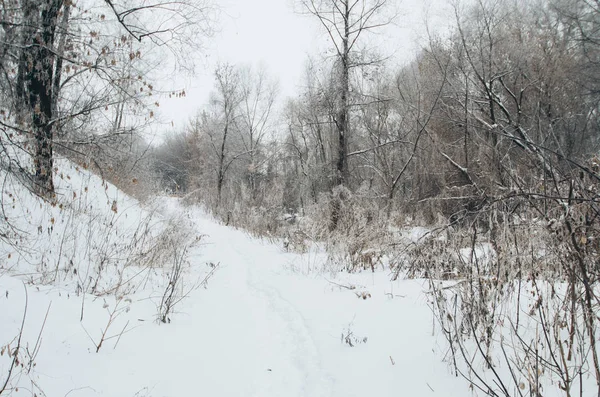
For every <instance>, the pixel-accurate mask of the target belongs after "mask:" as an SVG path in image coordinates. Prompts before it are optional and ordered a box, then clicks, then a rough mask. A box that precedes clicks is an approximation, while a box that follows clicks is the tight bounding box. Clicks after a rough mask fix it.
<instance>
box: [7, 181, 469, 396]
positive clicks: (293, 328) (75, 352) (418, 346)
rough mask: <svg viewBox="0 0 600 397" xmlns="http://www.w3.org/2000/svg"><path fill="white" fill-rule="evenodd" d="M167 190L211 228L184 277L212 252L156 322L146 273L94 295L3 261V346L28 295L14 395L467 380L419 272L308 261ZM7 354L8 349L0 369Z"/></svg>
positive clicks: (264, 391) (346, 390)
mask: <svg viewBox="0 0 600 397" xmlns="http://www.w3.org/2000/svg"><path fill="white" fill-rule="evenodd" d="M95 182H98V180H95ZM101 186H104V185H102V184H101ZM128 200H130V199H128ZM159 202H160V203H161V204H162V207H161V209H160V212H161V213H162V216H163V217H164V219H167V220H168V219H173V218H176V219H179V222H184V220H185V222H187V223H192V224H193V225H194V227H195V229H196V230H195V232H196V234H197V235H202V238H201V243H200V244H199V245H197V246H196V247H193V248H191V251H190V266H189V268H187V269H186V273H185V277H186V284H187V285H194V284H197V281H198V280H201V279H202V278H203V277H204V276H205V275H206V274H207V273H208V272H209V271H210V270H211V269H212V266H217V268H216V271H215V273H214V276H213V277H212V278H211V279H209V280H208V282H207V284H206V285H205V286H206V288H197V289H194V290H192V291H191V292H190V293H189V295H188V296H187V298H186V299H184V300H183V301H182V302H180V304H179V306H177V307H176V313H174V314H173V315H172V316H171V317H170V318H171V320H172V321H171V323H170V324H161V325H159V324H158V323H157V322H156V313H157V305H158V304H159V303H160V289H159V288H158V287H157V285H158V286H160V285H161V284H160V283H156V282H149V283H148V284H147V285H146V284H141V283H138V285H139V288H137V289H136V290H135V291H132V292H131V293H130V294H127V295H126V296H118V297H115V296H114V295H110V296H109V295H105V296H94V295H91V294H83V293H76V291H75V290H74V289H73V285H71V284H59V285H56V284H49V285H35V286H34V285H31V284H29V283H28V282H27V280H28V278H27V277H25V276H18V275H16V272H14V271H12V270H11V271H4V272H0V313H2V319H1V320H0V321H1V324H2V325H1V326H0V346H3V345H5V344H7V343H10V346H11V348H12V349H14V347H15V346H16V343H17V340H16V339H14V338H15V337H16V336H17V335H18V333H19V329H20V327H21V321H22V319H23V312H24V308H25V296H26V295H27V310H26V320H25V323H24V324H25V325H24V333H23V337H22V343H21V345H22V346H23V347H26V349H27V350H23V353H22V355H23V357H22V359H21V362H22V363H23V364H24V366H23V367H19V368H18V369H17V370H15V373H17V374H18V375H19V376H18V377H17V378H16V379H15V380H14V383H12V386H13V387H15V388H14V389H13V390H12V394H11V393H9V395H15V396H19V395H24V396H29V395H33V393H37V395H44V394H45V395H47V396H67V395H68V396H70V397H76V396H111V397H117V396H128V397H132V396H183V395H208V396H245V397H246V396H248V397H249V396H257V397H259V396H260V397H267V396H310V397H313V396H343V397H347V396H361V397H364V396H370V395H375V396H397V395H407V396H464V395H466V394H467V393H469V390H468V388H467V385H466V383H465V382H464V381H463V380H461V379H459V378H456V377H454V376H452V375H451V373H450V369H449V367H448V365H447V364H446V363H443V362H442V358H443V354H444V353H445V349H443V348H442V347H441V346H442V345H443V344H442V343H441V342H440V344H439V345H438V341H439V340H438V339H437V337H435V336H432V332H433V319H432V314H431V311H430V309H429V306H428V302H427V299H428V298H427V296H426V294H425V293H424V290H425V285H424V282H423V281H419V280H412V281H407V280H404V281H394V282H390V281H389V275H388V274H387V273H384V272H379V273H362V274H352V275H349V274H343V273H336V274H322V273H316V272H313V271H308V267H312V268H319V267H320V265H319V263H318V262H319V261H320V260H321V256H320V255H319V254H314V253H313V254H311V253H308V254H305V255H300V254H295V253H288V252H285V251H284V250H283V249H282V247H281V245H280V244H272V243H269V242H266V241H262V240H257V239H254V238H251V237H249V236H248V235H247V234H246V233H244V232H242V231H239V230H234V229H232V228H228V227H225V226H223V225H221V224H219V223H218V222H216V221H214V220H212V219H211V218H210V217H209V216H207V215H206V214H205V213H203V211H201V210H200V209H197V208H189V207H188V208H185V207H182V206H180V205H179V202H178V201H177V200H176V199H174V198H161V199H159ZM100 204H102V205H104V204H103V203H98V205H100ZM127 205H129V206H135V204H134V203H133V201H128V204H127ZM138 208H139V207H138ZM140 211H143V210H141V209H140ZM311 255H312V256H311ZM13 270H14V269H13ZM157 274H158V273H157ZM149 277H150V276H149ZM154 277H156V278H157V279H160V275H155V276H154ZM25 290H26V291H27V293H25ZM115 309H116V310H115ZM111 312H114V313H115V315H113V321H112V322H111V323H110V326H109V327H108V330H107V331H106V333H105V334H106V338H105V341H104V343H103V345H102V346H101V348H100V349H99V351H98V352H97V353H96V347H97V344H98V341H99V340H100V339H101V336H102V334H103V332H104V330H105V329H106V328H107V324H109V320H110V313H111ZM46 313H47V319H46V321H45V324H44V319H45V318H46ZM82 315H83V319H82ZM40 331H41V333H40ZM40 335H41V336H40ZM30 356H31V357H33V362H34V363H35V365H33V363H32V365H31V368H30V366H29V360H28V359H29V358H30ZM9 364H10V360H9V358H8V354H6V353H5V354H4V355H3V356H2V357H0V381H3V380H4V374H6V373H7V369H8V366H9ZM17 386H18V391H17V389H16V387H17ZM41 392H43V394H42V393H41Z"/></svg>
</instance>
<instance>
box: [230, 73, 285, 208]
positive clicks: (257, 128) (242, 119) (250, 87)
mask: <svg viewBox="0 0 600 397" xmlns="http://www.w3.org/2000/svg"><path fill="white" fill-rule="evenodd" d="M240 85H241V89H240V95H241V102H240V109H239V121H238V126H239V127H238V128H239V130H240V134H241V136H242V142H243V144H244V148H245V150H246V151H247V152H248V157H249V164H248V183H249V185H250V186H249V187H250V191H251V195H252V198H253V199H254V200H255V199H256V195H257V189H258V186H257V185H258V180H257V179H258V175H259V169H260V168H261V166H262V164H260V163H259V150H260V146H261V143H262V141H263V138H264V137H265V134H266V133H267V131H268V128H269V123H270V122H271V121H272V120H271V116H272V110H273V104H274V103H275V99H276V97H277V91H278V86H277V83H275V82H274V81H272V80H271V79H269V77H268V75H267V71H266V69H265V68H264V67H262V68H260V69H258V70H257V71H254V70H253V69H251V68H247V69H243V70H242V71H241V78H240Z"/></svg>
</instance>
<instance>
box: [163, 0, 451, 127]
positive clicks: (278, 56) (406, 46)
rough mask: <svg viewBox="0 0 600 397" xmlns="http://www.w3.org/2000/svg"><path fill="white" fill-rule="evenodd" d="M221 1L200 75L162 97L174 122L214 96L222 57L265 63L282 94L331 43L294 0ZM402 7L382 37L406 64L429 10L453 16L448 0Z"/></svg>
mask: <svg viewBox="0 0 600 397" xmlns="http://www.w3.org/2000/svg"><path fill="white" fill-rule="evenodd" d="M215 1H216V3H217V4H218V5H219V6H220V7H222V10H223V11H222V14H221V18H220V21H219V31H218V32H216V34H215V35H214V36H213V37H212V38H209V39H207V40H206V44H205V47H206V48H205V49H204V50H203V51H202V53H199V54H190V55H191V56H194V57H195V58H196V59H198V62H197V70H196V72H195V74H194V76H193V77H191V76H189V77H186V78H184V79H180V80H179V81H178V82H177V85H178V86H184V88H185V90H186V94H187V95H186V97H185V98H177V99H170V100H166V99H163V100H162V102H161V115H162V119H163V120H164V121H166V122H168V123H170V122H173V124H174V126H175V128H176V129H177V128H180V127H182V126H183V125H185V123H186V122H187V121H188V120H189V119H190V117H192V116H193V115H194V114H195V113H196V112H197V111H198V109H200V108H201V107H202V106H203V105H204V104H205V103H206V102H207V101H208V97H209V94H210V91H211V90H212V87H213V81H214V80H213V71H214V67H215V65H216V64H217V63H218V62H220V61H228V62H231V63H235V64H249V65H259V64H264V65H265V66H266V67H267V70H268V71H269V74H270V75H271V76H273V77H274V78H276V79H277V80H279V85H280V98H281V99H282V98H285V97H287V96H294V95H295V93H296V92H297V90H296V88H297V86H298V85H299V84H301V83H302V74H303V70H304V67H305V64H306V60H307V58H308V55H309V54H310V55H319V54H320V53H322V52H323V51H324V50H325V49H326V46H327V41H326V36H325V33H324V31H323V30H322V29H321V27H320V26H319V24H318V22H317V21H316V20H315V19H314V17H312V18H311V17H309V16H306V15H300V14H299V13H297V12H295V10H294V0H221V1H218V0H215ZM390 1H391V2H392V3H394V2H395V1H396V0H390ZM296 7H297V6H296ZM396 8H397V10H398V11H399V12H400V15H399V16H398V18H397V19H396V22H395V24H394V26H390V27H388V28H387V30H386V31H385V32H383V33H381V34H380V35H379V36H378V38H377V39H378V40H381V42H382V43H385V45H386V48H385V51H386V52H394V59H393V60H392V62H393V61H396V62H397V63H398V64H401V63H402V62H403V61H406V60H407V59H410V58H411V57H412V56H413V55H414V53H415V50H416V48H417V39H418V37H420V36H423V35H424V32H425V28H424V21H425V15H426V14H427V15H428V16H429V19H430V21H432V22H430V25H431V26H433V27H434V28H439V26H443V25H444V24H445V23H447V22H448V20H449V19H451V17H449V16H448V15H449V14H448V8H447V0H402V1H400V0H398V5H397V6H396ZM297 9H298V8H297ZM386 55H388V54H386Z"/></svg>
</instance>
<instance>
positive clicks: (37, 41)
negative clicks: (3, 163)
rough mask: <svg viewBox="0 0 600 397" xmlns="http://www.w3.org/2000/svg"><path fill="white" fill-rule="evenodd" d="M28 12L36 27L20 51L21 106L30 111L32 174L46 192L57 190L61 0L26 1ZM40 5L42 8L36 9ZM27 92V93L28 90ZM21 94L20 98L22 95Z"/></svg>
mask: <svg viewBox="0 0 600 397" xmlns="http://www.w3.org/2000/svg"><path fill="white" fill-rule="evenodd" d="M24 6H25V14H27V15H29V16H31V19H30V21H31V22H32V25H33V26H35V27H37V29H29V28H27V30H26V31H25V35H26V36H25V38H24V39H25V40H26V42H27V46H26V47H24V48H23V49H22V50H21V51H22V52H21V56H20V64H19V71H20V73H21V74H20V75H19V77H18V78H20V79H22V82H23V85H22V87H21V88H20V89H24V90H23V91H24V92H20V93H18V94H17V95H18V96H17V99H20V100H21V102H20V106H23V108H27V110H28V111H29V112H30V113H31V129H32V133H33V134H32V135H33V138H34V141H35V147H34V153H33V162H34V167H35V173H34V175H33V179H34V184H35V188H36V190H37V192H38V193H39V194H40V195H43V196H47V197H49V196H52V195H53V194H54V183H53V180H52V172H53V168H54V164H53V163H54V162H53V141H54V127H53V124H52V118H53V116H54V107H55V106H54V103H53V102H54V101H53V100H54V95H53V76H54V66H55V65H54V62H55V55H54V52H53V46H54V36H55V31H56V26H57V20H58V14H59V10H60V8H61V6H62V1H61V0H48V1H47V2H45V3H42V4H41V6H40V5H39V4H35V3H34V2H32V1H26V2H25V4H24ZM36 7H39V8H40V10H39V11H38V10H36ZM25 93H26V94H25ZM19 95H20V96H21V98H19Z"/></svg>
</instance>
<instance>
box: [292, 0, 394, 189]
mask: <svg viewBox="0 0 600 397" xmlns="http://www.w3.org/2000/svg"><path fill="white" fill-rule="evenodd" d="M301 3H302V5H303V7H304V9H305V10H306V11H307V12H308V13H309V14H311V15H313V16H315V17H316V18H317V19H318V20H319V22H320V24H321V25H322V26H323V28H324V29H325V31H326V32H327V35H328V36H329V39H330V41H331V44H332V45H333V47H334V49H335V58H336V59H335V68H336V77H337V82H336V86H337V98H336V108H335V113H334V118H333V121H334V123H335V127H336V131H337V140H338V142H337V159H336V171H337V175H336V179H335V185H345V184H346V183H347V181H348V177H349V170H348V142H349V138H350V131H351V130H352V128H351V125H350V107H351V101H350V91H351V81H350V80H351V70H352V69H353V68H354V67H356V66H358V65H361V64H364V59H362V58H361V57H360V56H358V54H357V52H358V51H357V50H358V43H359V39H360V38H361V37H362V36H364V35H365V34H366V33H368V32H371V31H374V30H376V29H378V28H381V27H383V26H385V25H387V24H388V23H389V22H390V21H391V20H392V19H393V16H390V15H388V14H387V13H386V12H387V11H386V8H387V7H386V6H387V3H388V0H301Z"/></svg>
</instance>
